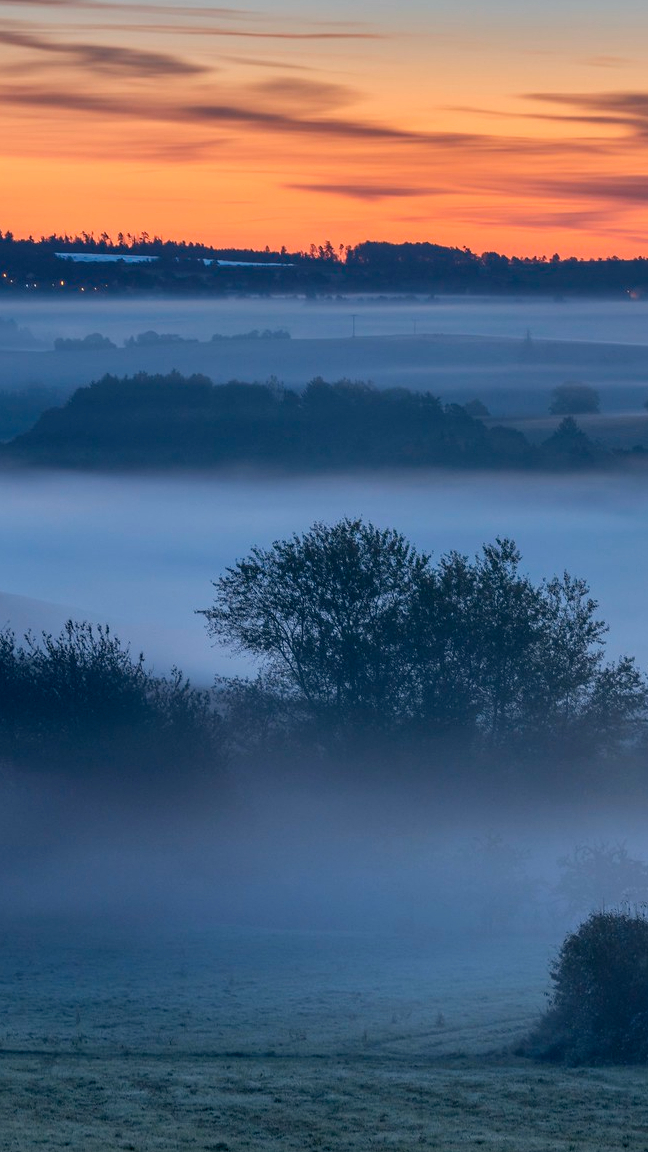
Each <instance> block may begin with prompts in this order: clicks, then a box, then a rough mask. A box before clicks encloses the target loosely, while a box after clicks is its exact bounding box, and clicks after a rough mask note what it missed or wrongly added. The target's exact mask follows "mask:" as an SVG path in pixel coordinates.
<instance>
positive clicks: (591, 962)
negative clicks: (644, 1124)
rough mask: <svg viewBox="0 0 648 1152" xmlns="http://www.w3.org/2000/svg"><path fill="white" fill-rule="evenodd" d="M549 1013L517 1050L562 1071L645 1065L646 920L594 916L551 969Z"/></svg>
mask: <svg viewBox="0 0 648 1152" xmlns="http://www.w3.org/2000/svg"><path fill="white" fill-rule="evenodd" d="M550 975H551V980H552V982H553V992H552V996H551V1003H550V1007H549V1011H548V1012H547V1013H546V1015H545V1016H544V1017H543V1019H542V1021H541V1022H540V1025H539V1027H538V1029H537V1031H536V1032H535V1033H534V1034H533V1035H532V1036H531V1037H530V1039H529V1041H528V1042H527V1044H525V1045H524V1046H523V1049H522V1050H523V1051H526V1052H527V1053H529V1054H530V1055H534V1056H536V1057H537V1058H539V1059H543V1060H552V1061H557V1062H558V1061H562V1062H565V1063H567V1064H634V1063H646V1061H648V921H647V920H646V918H645V917H644V916H643V915H640V914H639V913H631V912H628V911H610V912H594V913H593V914H592V915H591V916H590V917H589V919H587V920H586V921H585V922H584V923H583V924H581V926H580V927H579V928H578V929H577V930H576V931H575V932H572V933H570V934H569V935H568V936H567V938H566V939H565V941H564V943H563V945H562V947H561V949H560V952H559V953H558V957H557V959H556V961H555V962H554V964H553V965H552V968H551V972H550Z"/></svg>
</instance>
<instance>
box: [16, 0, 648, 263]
mask: <svg viewBox="0 0 648 1152" xmlns="http://www.w3.org/2000/svg"><path fill="white" fill-rule="evenodd" d="M647 56H648V5H646V4H645V2H644V0H642V2H641V3H640V2H639V0H618V2H617V3H616V4H615V5H612V4H610V3H609V0H605V2H603V0H561V2H559V0H541V2H540V0H524V2H523V3H521V2H520V0H515V2H514V0H400V2H399V3H394V2H393V0H391V2H390V3H387V2H386V0H372V2H371V3H370V2H369V0H346V2H345V3H343V2H342V0H328V2H327V4H326V5H323V4H321V3H315V0H275V2H270V0H257V3H255V5H254V7H250V8H247V7H244V6H243V5H242V4H232V5H231V6H229V7H218V6H216V5H212V4H209V3H204V2H202V3H201V0H195V3H194V2H191V3H190V2H186V3H182V2H177V0H175V2H174V0H160V2H153V0H151V2H149V3H143V2H139V0H14V2H8V3H7V2H3V0H0V132H1V138H2V144H3V162H2V199H1V201H0V204H1V210H0V229H2V230H11V231H13V232H14V234H16V235H29V234H33V235H34V236H40V235H41V234H44V235H47V234H50V233H52V232H57V233H62V232H70V233H75V232H80V231H87V232H91V231H94V232H95V233H97V234H99V233H101V232H103V231H107V232H108V233H110V234H112V235H113V236H114V235H116V234H117V233H118V232H119V231H122V232H124V233H127V232H130V233H138V234H139V233H142V232H147V233H149V234H151V235H155V234H157V235H162V236H164V237H165V238H171V239H190V240H202V241H205V242H208V243H212V244H215V245H217V246H220V247H228V246H232V247H256V248H258V247H265V245H266V244H267V245H269V246H270V247H271V248H273V249H274V248H279V247H280V246H281V245H286V246H287V247H288V248H289V249H300V248H308V246H309V244H310V243H311V242H315V243H318V244H319V243H322V242H324V241H325V240H328V239H330V240H331V241H332V242H333V244H334V245H336V246H338V245H340V244H345V245H346V244H356V243H359V242H361V241H363V240H368V239H372V240H389V241H393V242H401V241H405V240H409V241H420V240H430V241H433V242H435V243H440V244H448V245H455V246H458V247H464V246H466V247H469V248H471V249H472V250H473V251H476V252H483V251H499V252H506V253H508V254H510V255H516V254H517V255H525V254H528V255H533V254H536V255H542V254H545V255H547V256H551V255H552V254H553V253H554V252H559V253H560V255H561V256H563V257H565V256H570V255H576V256H609V255H618V256H631V255H648V236H647V235H646V231H645V208H646V204H647V203H648V155H647V146H648V81H646V69H645V63H646V59H647Z"/></svg>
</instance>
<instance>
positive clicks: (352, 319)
mask: <svg viewBox="0 0 648 1152" xmlns="http://www.w3.org/2000/svg"><path fill="white" fill-rule="evenodd" d="M351 322H352V325H353V327H352V329H351V335H352V337H355V322H356V317H355V313H353V314H352V316H351Z"/></svg>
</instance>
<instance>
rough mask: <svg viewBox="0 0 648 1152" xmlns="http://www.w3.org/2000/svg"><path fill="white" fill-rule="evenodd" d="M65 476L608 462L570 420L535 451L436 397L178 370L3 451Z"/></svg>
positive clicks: (113, 383) (109, 382)
mask: <svg viewBox="0 0 648 1152" xmlns="http://www.w3.org/2000/svg"><path fill="white" fill-rule="evenodd" d="M3 456H4V458H5V459H6V460H24V461H27V462H29V463H42V464H47V465H54V466H57V465H58V466H62V467H90V468H91V467H102V468H116V467H138V468H145V467H155V468H160V467H186V468H210V467H222V466H233V465H237V464H255V465H260V466H265V467H268V466H269V467H274V468H280V469H299V470H307V471H312V470H316V469H341V468H357V467H362V468H384V467H397V468H412V467H419V468H420V467H436V466H451V467H466V468H510V467H513V468H530V467H549V468H554V467H555V468H569V467H592V466H595V465H598V464H604V463H607V462H609V461H610V460H612V459H613V457H612V456H611V455H610V454H608V453H606V452H605V451H604V450H602V449H601V448H599V447H598V446H596V445H595V444H594V443H593V442H592V441H591V440H590V439H589V438H588V437H587V436H586V435H585V434H584V433H583V432H582V431H581V430H580V429H579V428H578V427H577V425H576V424H575V423H574V421H573V419H571V418H569V417H567V418H566V419H565V420H564V421H563V422H562V423H561V425H560V427H559V428H558V429H557V430H556V431H555V432H554V433H553V435H552V436H551V437H549V439H548V440H547V441H546V442H545V443H544V444H542V445H540V446H539V447H534V446H532V445H531V444H529V442H528V441H527V440H526V438H525V436H524V435H523V434H522V433H521V432H518V431H515V430H513V429H510V428H503V427H497V426H495V427H488V426H487V425H486V424H485V423H484V422H483V420H481V419H479V417H477V416H474V415H471V414H470V413H469V412H468V411H467V410H466V408H464V407H462V406H461V405H459V404H445V405H444V404H442V403H441V401H440V400H439V399H438V398H437V397H435V396H432V395H431V394H430V393H427V392H426V393H423V392H411V391H408V390H407V389H404V388H392V389H386V390H378V389H376V388H374V387H372V386H371V385H369V384H366V383H362V382H358V381H355V382H354V381H351V380H339V381H337V382H336V383H333V384H329V383H327V382H326V381H324V380H322V379H321V378H317V379H315V380H312V381H311V382H310V384H308V386H307V387H306V388H305V389H304V391H302V392H296V391H292V390H291V389H287V388H283V387H280V386H278V385H277V384H276V383H275V384H273V383H269V384H265V385H264V384H242V383H240V382H238V381H230V383H228V384H221V385H214V384H213V383H212V382H211V380H209V378H208V377H206V376H202V375H194V376H190V377H184V376H182V375H180V374H179V373H178V372H171V373H169V374H167V375H148V374H147V373H145V372H141V373H138V374H137V375H135V376H132V377H125V378H123V379H118V378H116V377H114V376H104V377H103V378H102V379H101V380H99V381H97V382H96V383H93V384H91V385H89V386H88V387H86V388H80V389H78V390H77V391H76V392H75V393H74V394H73V396H72V397H71V398H70V399H69V400H68V402H67V403H66V404H65V405H64V406H63V407H61V408H54V409H51V410H50V411H47V412H45V413H43V415H42V416H41V418H40V419H39V420H38V422H37V423H36V424H35V426H34V427H33V428H32V429H31V430H30V431H29V432H27V433H25V434H24V435H22V436H20V437H18V438H17V439H15V440H14V441H13V442H12V443H11V444H10V445H7V446H6V447H5V448H4V450H3Z"/></svg>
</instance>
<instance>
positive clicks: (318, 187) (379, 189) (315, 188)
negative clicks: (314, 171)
mask: <svg viewBox="0 0 648 1152" xmlns="http://www.w3.org/2000/svg"><path fill="white" fill-rule="evenodd" d="M284 188H291V189H294V190H295V191H297V192H320V193H326V194H329V195H333V196H347V197H349V198H350V199H352V200H365V201H368V202H371V201H372V200H386V199H389V198H390V197H406V196H430V195H439V194H440V193H442V192H443V191H444V190H443V189H430V188H404V187H401V186H396V185H391V184H284Z"/></svg>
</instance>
